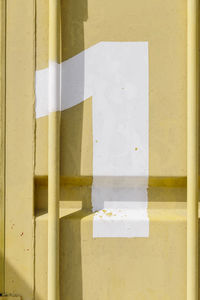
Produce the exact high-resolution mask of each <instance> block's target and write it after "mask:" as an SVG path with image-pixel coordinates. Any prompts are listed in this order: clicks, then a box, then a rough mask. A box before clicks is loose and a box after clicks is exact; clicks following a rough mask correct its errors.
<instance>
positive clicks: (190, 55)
mask: <svg viewBox="0 0 200 300" xmlns="http://www.w3.org/2000/svg"><path fill="white" fill-rule="evenodd" d="M187 10H188V27H187V101H188V102H187V116H188V117H187V300H198V100H199V99H198V14H199V5H198V0H188V9H187Z"/></svg>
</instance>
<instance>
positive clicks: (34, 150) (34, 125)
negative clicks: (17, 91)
mask: <svg viewBox="0 0 200 300" xmlns="http://www.w3.org/2000/svg"><path fill="white" fill-rule="evenodd" d="M32 4H33V22H34V26H33V28H34V32H33V38H34V43H33V47H34V51H33V52H34V56H33V63H34V69H33V95H34V96H33V299H35V242H36V236H35V225H36V224H35V159H36V119H35V98H36V96H35V70H36V0H33V3H32Z"/></svg>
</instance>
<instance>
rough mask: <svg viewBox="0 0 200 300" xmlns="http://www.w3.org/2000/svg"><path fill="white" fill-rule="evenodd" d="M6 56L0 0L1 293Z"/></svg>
mask: <svg viewBox="0 0 200 300" xmlns="http://www.w3.org/2000/svg"><path fill="white" fill-rule="evenodd" d="M5 58H6V2H5V0H0V294H4V293H5V81H6V77H5V65H6V63H5Z"/></svg>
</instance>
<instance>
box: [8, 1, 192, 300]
mask: <svg viewBox="0 0 200 300" xmlns="http://www.w3.org/2000/svg"><path fill="white" fill-rule="evenodd" d="M36 2H37V3H36V4H37V5H36V10H37V11H36V12H37V26H36V68H37V69H38V70H39V69H42V68H46V67H47V66H48V0H44V1H40V0H37V1H36ZM61 6H62V40H63V45H62V52H63V54H62V55H63V56H62V61H64V60H66V59H68V58H70V57H73V56H74V55H76V54H78V53H80V52H81V51H83V50H84V49H86V48H88V47H90V46H92V45H94V44H96V43H98V42H100V41H148V42H149V63H150V73H149V78H150V87H149V88H150V103H149V107H150V111H149V127H150V129H149V130H150V131H149V134H150V141H149V170H150V179H149V190H148V196H149V210H148V212H149V217H150V237H149V238H132V239H117V238H116V239H109V238H107V239H93V237H92V218H93V215H92V214H91V213H90V212H89V211H90V209H91V207H90V202H91V184H92V155H93V153H92V98H89V99H87V100H86V101H85V102H84V104H83V103H82V104H79V105H77V106H76V107H74V108H71V109H69V110H66V111H63V112H62V115H61V119H62V120H61V126H62V130H61V175H62V177H61V200H62V201H63V202H61V203H60V206H61V207H62V209H61V224H60V225H61V226H60V243H61V256H60V267H61V270H60V276H61V299H62V300H65V299H66V300H67V299H70V300H98V299H99V300H129V299H130V300H133V299H135V300H151V299H152V300H157V299H158V300H161V299H162V300H171V299H176V300H184V299H186V207H185V205H186V203H185V201H186V187H185V176H186V15H187V11H186V1H185V0H184V1H182V0H175V1H171V0H166V1H161V0H152V1H149V0H140V1H136V0H134V1H133V0H126V1H125V2H123V3H122V2H121V1H119V0H115V1H114V0H110V1H107V0H102V1H97V0H88V1H86V0H83V1H82V0H77V1H74V0H66V1H61ZM19 7H20V9H19ZM22 8H23V9H22ZM34 8H35V6H34V1H29V0H21V1H19V0H16V1H14V2H13V1H11V0H8V1H7V99H6V100H7V107H6V110H7V115H6V118H7V123H6V130H7V136H6V139H7V141H6V143H7V144H6V146H7V149H6V157H7V158H6V164H7V167H6V168H7V169H6V171H7V175H6V193H7V195H6V292H8V293H9V294H10V293H13V294H19V295H22V296H23V299H24V300H30V299H33V295H34V293H35V299H37V300H46V299H47V251H48V248H47V214H46V209H47V165H48V164H47V163H48V155H47V154H48V152H47V145H48V117H43V118H40V119H38V120H37V122H36V166H35V175H36V176H37V178H36V180H35V181H36V182H35V211H36V212H37V213H38V211H39V212H40V214H39V213H38V215H37V217H36V232H35V239H34V216H33V212H34V204H33V202H34V199H33V195H34V191H33V188H34V185H33V181H34V180H33V179H34V178H33V175H34V174H33V173H34V150H35V149H34V143H35V136H34V78H35V51H34V47H35V45H34V37H35V33H34V30H35V24H34ZM173 178H174V179H173ZM82 207H83V208H84V209H82V210H81V208H82ZM86 208H87V209H86ZM79 210H80V211H79ZM42 211H43V212H42ZM34 242H35V244H34ZM34 248H35V251H36V252H35V261H34ZM34 263H35V274H34ZM34 280H35V282H34ZM6 299H8V298H6Z"/></svg>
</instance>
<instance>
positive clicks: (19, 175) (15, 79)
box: [5, 0, 35, 300]
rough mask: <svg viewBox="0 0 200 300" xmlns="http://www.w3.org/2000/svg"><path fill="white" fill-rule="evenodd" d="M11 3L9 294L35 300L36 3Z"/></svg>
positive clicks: (8, 43) (8, 27) (8, 58)
mask: <svg viewBox="0 0 200 300" xmlns="http://www.w3.org/2000/svg"><path fill="white" fill-rule="evenodd" d="M6 3H7V15H6V20H7V24H6V30H7V35H6V178H5V180H6V240H5V252H6V255H5V293H6V294H14V295H20V296H22V297H23V299H24V300H31V299H33V288H34V216H33V207H34V201H33V195H34V191H33V176H34V125H35V120H34V94H35V90H34V89H35V87H34V78H35V52H34V44H35V39H34V30H35V25H34V22H35V15H34V1H29V0H28V1H27V0H16V1H14V2H13V1H12V0H8V1H6Z"/></svg>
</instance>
